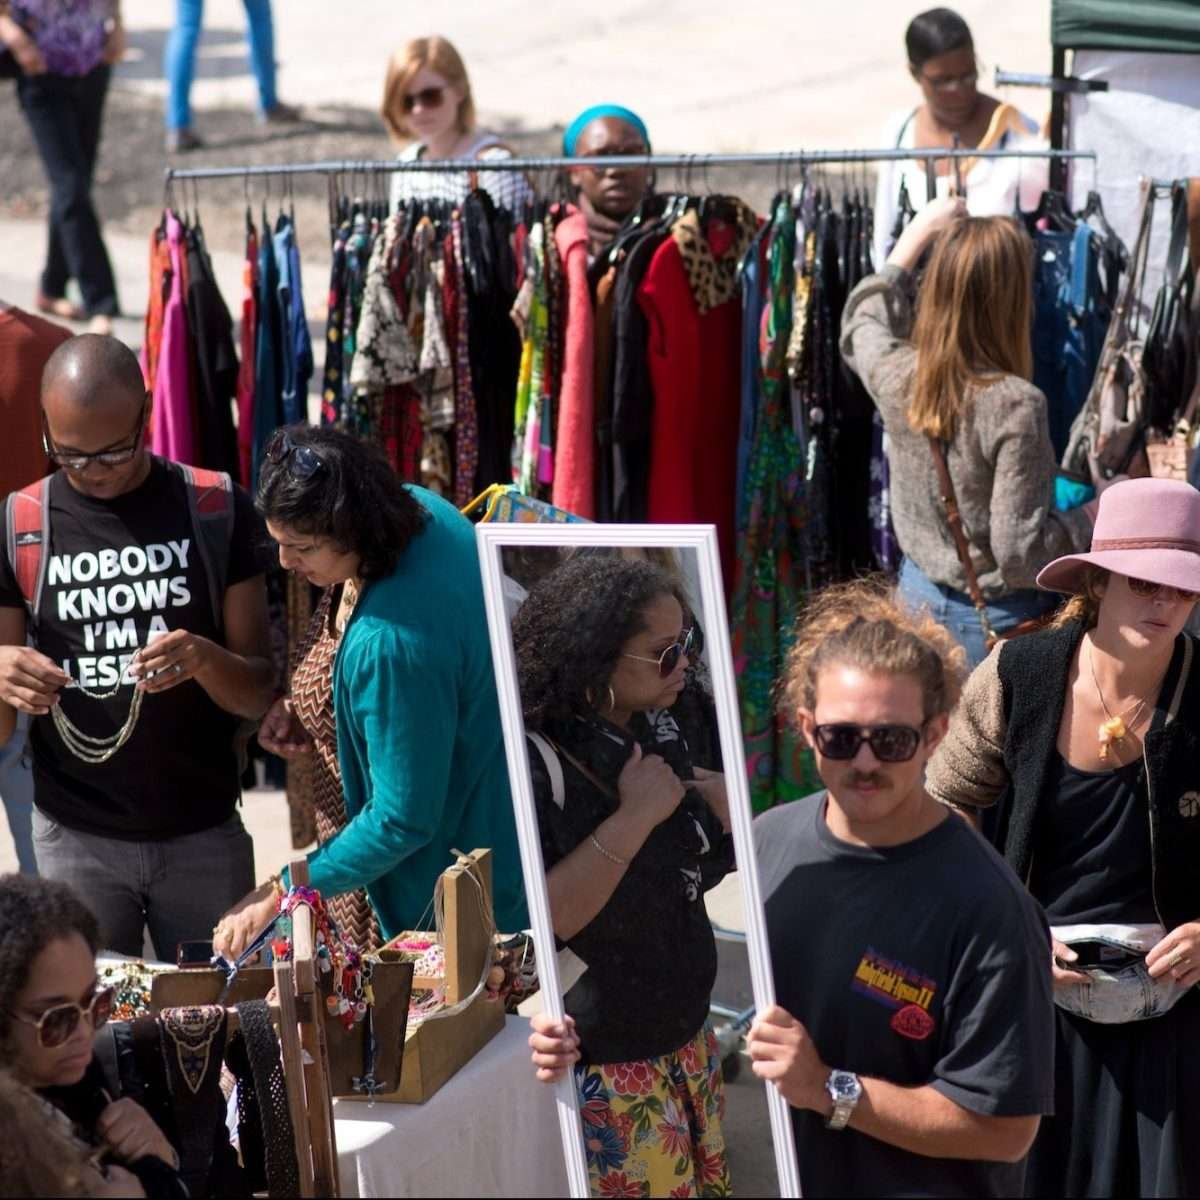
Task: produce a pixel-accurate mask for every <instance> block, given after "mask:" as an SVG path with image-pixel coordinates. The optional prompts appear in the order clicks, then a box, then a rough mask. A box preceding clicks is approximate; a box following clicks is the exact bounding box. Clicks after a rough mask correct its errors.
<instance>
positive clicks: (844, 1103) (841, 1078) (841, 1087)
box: [825, 1071, 863, 1129]
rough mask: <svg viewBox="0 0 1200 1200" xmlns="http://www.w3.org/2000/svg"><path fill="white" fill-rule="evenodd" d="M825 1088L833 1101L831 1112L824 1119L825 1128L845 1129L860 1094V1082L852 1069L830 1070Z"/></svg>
mask: <svg viewBox="0 0 1200 1200" xmlns="http://www.w3.org/2000/svg"><path fill="white" fill-rule="evenodd" d="M825 1090H826V1091H827V1092H828V1093H829V1098H830V1099H831V1100H832V1101H833V1112H831V1113H830V1114H829V1117H828V1118H827V1119H826V1121H825V1128H826V1129H845V1128H846V1123H847V1122H848V1121H849V1120H850V1114H851V1113H852V1112H853V1111H854V1106H855V1105H856V1104H857V1103H858V1101H859V1099H860V1098H861V1096H862V1091H863V1089H862V1084H861V1083H860V1082H859V1078H858V1076H857V1075H855V1074H854V1073H853V1072H852V1071H830V1072H829V1078H828V1079H827V1080H825Z"/></svg>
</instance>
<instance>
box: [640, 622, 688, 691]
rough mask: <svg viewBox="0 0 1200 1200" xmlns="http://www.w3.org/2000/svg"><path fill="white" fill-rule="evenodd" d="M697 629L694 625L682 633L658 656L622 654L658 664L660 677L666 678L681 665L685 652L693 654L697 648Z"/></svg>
mask: <svg viewBox="0 0 1200 1200" xmlns="http://www.w3.org/2000/svg"><path fill="white" fill-rule="evenodd" d="M696 641H697V638H696V629H695V627H694V626H693V627H692V628H691V629H689V630H688V631H687V632H686V633H684V634H681V635H680V637H679V640H678V641H676V642H673V643H672V644H671V645H669V646H668V647H667V648H666V649H665V650H664V651H663V652H662V653H661V654H660V655H659V656H658V657H657V658H647V657H646V656H645V655H643V654H622V655H621V657H622V658H632V659H635V660H636V661H637V662H648V663H657V664H658V677H659V678H660V679H666V678H667V677H668V676H669V675H670V674H671V672H672V671H674V670H675V668H676V667H677V666H679V660H680V659H681V658H682V657H683V656H684V655H685V654H689V655H690V654H691V653H692V651H693V650H697V652H698V647H697V646H696Z"/></svg>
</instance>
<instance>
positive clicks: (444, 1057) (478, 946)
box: [346, 850, 504, 1104]
mask: <svg viewBox="0 0 1200 1200" xmlns="http://www.w3.org/2000/svg"><path fill="white" fill-rule="evenodd" d="M467 860H468V861H466V862H464V863H459V864H456V865H455V866H453V867H450V868H449V869H448V870H446V871H444V872H443V873H442V881H443V882H442V895H443V898H444V912H445V922H444V939H445V952H446V974H445V978H444V980H442V979H437V980H434V979H422V978H421V977H419V976H418V977H414V979H413V988H414V989H419V988H432V987H435V986H441V985H442V984H443V983H444V984H445V989H446V993H445V997H446V1005H447V1007H451V1006H453V1005H455V1004H458V1003H460V1002H461V1001H463V1000H465V999H466V998H467V997H468V996H470V995H471V994H472V993H473V992H474V991H475V990H476V988H477V987H478V986H479V980H480V978H481V977H482V975H483V971H484V966H485V964H490V963H491V956H492V934H493V930H492V928H491V921H490V919H488V917H487V916H486V915H485V914H489V913H491V911H492V852H491V851H490V850H474V851H472V852H471V854H470V855H468V856H467ZM472 876H474V878H472ZM481 889H482V890H481ZM408 936H411V935H409V934H401V935H400V938H393V939H392V940H393V942H395V941H399V940H401V939H403V938H405V937H408ZM390 944H391V943H389V945H390ZM379 957H380V959H381V960H382V961H383V962H384V963H386V962H389V961H394V960H396V959H398V958H399V957H400V954H399V952H398V951H396V950H394V949H393V950H389V949H388V946H383V947H382V948H381V949H380V951H379ZM503 1028H504V1005H503V1003H501V1001H499V1000H495V999H490V998H489V997H488V994H487V992H486V991H481V992H480V993H479V995H477V996H476V997H475V998H474V999H473V1000H472V1001H471V1003H470V1004H469V1005H467V1007H466V1008H464V1009H463V1010H462V1011H461V1012H454V1013H451V1014H450V1015H448V1016H445V1017H442V1016H436V1015H435V1016H432V1017H427V1018H426V1019H425V1020H424V1021H421V1022H420V1023H419V1024H417V1025H413V1024H412V1023H411V1022H410V1023H409V1026H408V1029H407V1031H406V1033H405V1039H404V1070H403V1071H402V1073H401V1075H400V1087H399V1089H398V1090H397V1091H395V1092H392V1093H386V1094H381V1095H379V1096H377V1097H376V1099H379V1100H390V1101H393V1102H395V1103H399V1104H423V1103H424V1102H425V1101H426V1100H428V1099H429V1097H430V1096H432V1095H433V1094H434V1093H435V1092H436V1091H437V1090H438V1089H439V1088H440V1087H441V1086H442V1085H443V1084H444V1083H445V1082H446V1081H447V1080H449V1079H450V1078H451V1077H452V1076H453V1075H454V1074H455V1072H457V1071H458V1070H459V1069H460V1068H461V1067H463V1066H465V1065H466V1064H467V1063H468V1062H470V1060H471V1059H472V1058H474V1057H475V1055H476V1054H478V1053H479V1051H480V1050H482V1049H483V1047H484V1046H486V1045H487V1044H488V1042H490V1041H491V1040H492V1038H494V1037H495V1036H496V1035H497V1034H498V1033H499V1032H500V1031H501V1030H502V1029H503ZM346 1099H351V1100H361V1099H365V1097H362V1096H349V1097H346Z"/></svg>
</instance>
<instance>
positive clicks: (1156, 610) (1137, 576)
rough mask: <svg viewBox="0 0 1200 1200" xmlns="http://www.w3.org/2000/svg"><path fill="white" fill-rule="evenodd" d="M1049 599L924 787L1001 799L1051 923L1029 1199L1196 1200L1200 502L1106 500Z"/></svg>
mask: <svg viewBox="0 0 1200 1200" xmlns="http://www.w3.org/2000/svg"><path fill="white" fill-rule="evenodd" d="M1038 585H1039V586H1040V587H1043V588H1048V589H1051V590H1053V591H1057V592H1066V593H1068V594H1070V596H1071V599H1070V601H1069V602H1068V603H1067V605H1066V607H1065V608H1064V609H1063V610H1062V612H1061V613H1060V614H1059V615H1058V617H1057V618H1056V620H1055V623H1054V627H1053V629H1051V630H1048V631H1045V632H1041V633H1036V634H1031V635H1030V636H1028V637H1022V638H1019V639H1016V640H1014V641H1011V642H1008V643H1002V644H1001V645H1000V647H998V648H997V649H996V650H994V651H993V652H992V653H991V654H990V655H989V657H988V658H987V660H986V661H985V662H984V663H983V665H982V666H980V667H979V668H978V669H977V670H976V671H975V672H974V674H973V675H972V676H971V678H970V680H969V681H968V683H967V687H966V690H965V692H964V695H963V700H962V703H961V705H960V707H959V710H958V713H957V715H956V716H955V718H954V720H953V722H952V724H951V728H950V733H949V736H948V737H947V738H946V740H945V742H944V743H943V745H942V747H941V749H940V751H939V753H938V755H937V756H936V757H935V758H934V760H933V762H932V763H931V765H930V769H929V778H928V787H929V790H930V792H931V793H932V794H933V795H934V796H936V797H937V798H938V799H940V800H942V801H944V802H946V803H949V804H953V805H955V806H958V807H961V808H963V809H966V810H967V811H969V812H977V811H979V810H980V809H983V810H985V811H986V809H987V808H988V807H990V806H992V805H994V804H996V803H997V802H998V801H1001V800H1003V801H1005V802H1006V807H1007V810H1008V811H1007V813H1006V814H1005V816H1004V818H1003V820H1002V822H1001V824H1000V827H999V829H998V832H997V841H998V845H999V847H1000V848H1001V849H1002V850H1003V851H1004V855H1005V857H1006V858H1007V859H1008V861H1009V863H1010V864H1011V865H1012V866H1013V868H1014V870H1015V871H1016V873H1017V875H1018V877H1019V878H1021V879H1023V880H1026V881H1027V883H1028V886H1029V889H1030V891H1031V892H1032V894H1033V896H1034V897H1035V898H1036V899H1037V900H1038V901H1039V902H1040V903H1041V904H1042V907H1043V908H1044V909H1045V912H1046V915H1047V917H1048V918H1049V921H1050V927H1051V934H1052V937H1053V939H1054V942H1053V957H1052V959H1051V961H1050V962H1048V963H1047V964H1046V968H1047V970H1049V971H1050V972H1051V973H1052V976H1053V980H1054V991H1055V1002H1056V1005H1057V1020H1058V1048H1057V1060H1056V1064H1055V1065H1056V1081H1055V1090H1056V1095H1055V1108H1054V1112H1055V1115H1054V1116H1053V1117H1047V1118H1045V1119H1044V1120H1043V1122H1042V1128H1041V1132H1040V1133H1039V1135H1038V1138H1037V1141H1036V1142H1035V1143H1034V1147H1033V1150H1032V1151H1031V1153H1030V1159H1029V1173H1028V1176H1027V1181H1026V1193H1025V1194H1026V1195H1029V1196H1120V1195H1139V1196H1194V1195H1200V1143H1198V1141H1197V1138H1196V1136H1195V1135H1196V1131H1197V1130H1198V1129H1200V995H1197V993H1196V990H1195V988H1196V985H1197V984H1200V873H1198V872H1197V867H1196V864H1197V862H1200V790H1198V784H1197V767H1198V764H1200V662H1198V661H1197V643H1196V639H1195V638H1193V637H1192V636H1191V635H1190V634H1188V633H1186V632H1184V626H1185V624H1186V623H1187V621H1188V618H1189V617H1190V616H1191V614H1192V612H1193V610H1194V609H1195V606H1196V602H1197V600H1200V492H1197V491H1196V490H1195V489H1194V488H1193V487H1191V486H1190V485H1189V484H1186V483H1182V482H1176V481H1171V480H1160V479H1134V480H1126V481H1124V482H1121V483H1117V484H1114V485H1113V486H1112V487H1111V488H1110V489H1109V490H1108V491H1106V492H1105V493H1104V494H1103V496H1101V498H1100V510H1099V515H1098V517H1097V520H1096V528H1095V533H1094V534H1093V537H1092V543H1091V550H1090V552H1088V553H1084V554H1071V555H1066V556H1064V557H1062V558H1059V559H1057V560H1056V561H1054V562H1052V563H1050V565H1049V566H1047V567H1046V568H1045V569H1044V570H1043V571H1042V572H1041V573H1040V574H1039V576H1038Z"/></svg>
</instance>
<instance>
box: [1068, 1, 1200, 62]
mask: <svg viewBox="0 0 1200 1200" xmlns="http://www.w3.org/2000/svg"><path fill="white" fill-rule="evenodd" d="M1050 40H1051V42H1053V44H1054V48H1055V50H1080V49H1089V50H1134V51H1142V52H1147V53H1152V54H1196V53H1200V0H1136V3H1135V2H1134V0H1051V5H1050Z"/></svg>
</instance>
